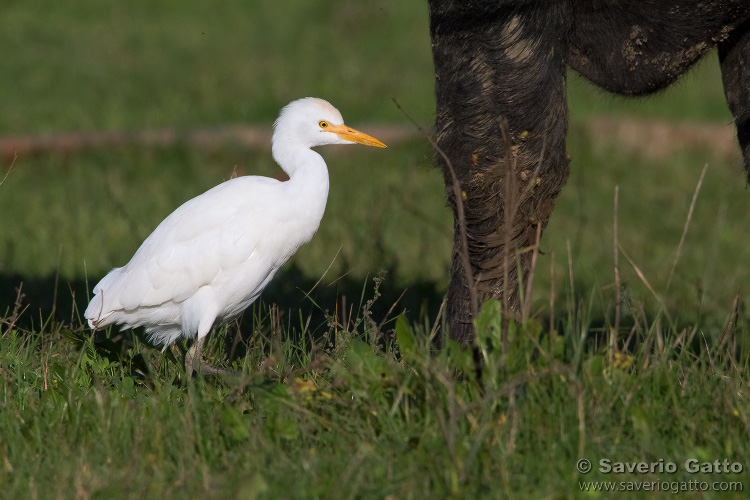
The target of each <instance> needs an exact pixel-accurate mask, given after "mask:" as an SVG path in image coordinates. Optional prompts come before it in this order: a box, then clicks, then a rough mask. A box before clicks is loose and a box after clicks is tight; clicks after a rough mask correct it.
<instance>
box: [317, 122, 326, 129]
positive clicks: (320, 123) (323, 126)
mask: <svg viewBox="0 0 750 500" xmlns="http://www.w3.org/2000/svg"><path fill="white" fill-rule="evenodd" d="M318 125H319V126H320V128H327V127H328V122H327V121H325V120H321V121H319V122H318Z"/></svg>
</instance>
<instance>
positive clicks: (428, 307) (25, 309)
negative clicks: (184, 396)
mask: <svg viewBox="0 0 750 500" xmlns="http://www.w3.org/2000/svg"><path fill="white" fill-rule="evenodd" d="M99 279H101V277H96V278H92V279H90V280H89V282H88V284H87V283H86V281H85V280H83V279H75V280H63V279H59V280H58V279H56V277H55V276H46V277H42V278H37V277H28V276H23V275H20V274H0V318H4V320H5V322H6V323H7V322H8V321H9V319H10V320H13V318H14V316H16V317H15V319H14V320H13V323H14V326H15V327H18V328H20V329H22V330H26V331H37V330H39V329H40V328H41V327H42V326H43V325H44V324H46V323H48V322H49V321H50V320H52V321H53V322H54V323H63V324H66V325H68V326H69V327H70V328H72V329H77V328H78V327H80V326H81V325H82V324H83V311H84V310H85V308H86V306H87V305H88V297H89V294H90V293H91V290H92V289H93V287H94V284H96V283H97V282H98V281H99ZM376 279H377V277H376ZM317 281H318V280H317V279H313V278H310V277H308V276H306V275H304V274H303V273H302V271H301V270H300V269H299V268H298V267H297V266H287V267H285V268H283V269H281V270H280V271H279V272H278V273H277V275H276V277H275V278H274V280H273V281H272V282H271V284H270V285H269V286H268V287H267V288H266V290H265V291H264V292H263V295H262V296H261V299H260V300H261V301H262V303H263V304H265V305H267V306H269V305H275V306H276V308H277V309H278V310H279V311H280V314H281V319H280V321H281V323H282V325H286V324H287V322H291V324H292V325H293V326H294V325H296V324H299V317H300V316H301V317H302V318H303V319H304V321H305V322H307V321H308V318H309V326H310V329H311V330H312V331H313V332H317V331H319V330H326V326H325V325H326V324H327V322H328V320H329V317H330V316H332V315H336V317H337V318H338V321H340V322H342V323H345V322H346V321H347V318H349V315H350V314H351V315H355V317H356V315H358V314H360V313H361V311H362V308H363V306H364V305H365V303H366V302H367V301H372V300H373V299H374V297H373V295H374V293H375V291H374V286H375V282H374V279H373V277H372V276H370V277H368V278H367V279H364V278H362V277H354V278H352V277H349V276H344V277H343V278H340V279H337V280H335V281H333V282H331V280H330V279H329V278H327V277H326V278H324V279H322V280H321V282H320V283H318V284H317V286H316V283H317ZM310 290H312V292H311V293H309V295H308V292H310ZM19 291H20V295H19ZM378 293H379V297H378V298H377V300H374V301H373V303H372V306H371V307H370V308H369V310H370V311H371V314H372V319H373V320H374V321H375V322H376V323H378V324H380V323H381V322H383V321H388V320H393V319H395V317H396V316H398V315H399V314H400V313H402V312H404V311H405V312H406V314H407V315H408V316H409V317H410V318H411V319H412V321H416V320H417V319H421V318H425V317H427V318H429V320H430V322H431V323H432V322H434V321H435V319H436V317H437V315H438V313H439V310H440V304H441V303H442V300H443V291H442V290H441V289H440V287H439V286H438V284H436V283H434V282H418V283H415V284H413V285H412V286H410V287H408V288H406V289H404V288H403V287H397V286H395V285H393V284H392V282H391V281H390V280H389V279H388V273H385V274H384V277H383V279H382V280H381V281H380V285H379V287H378ZM252 309H253V306H250V308H249V309H248V311H246V313H245V314H244V315H243V320H242V322H241V326H240V329H241V331H242V332H243V336H245V335H250V334H251V333H252V324H251V322H252V319H253V318H252ZM290 315H291V317H290Z"/></svg>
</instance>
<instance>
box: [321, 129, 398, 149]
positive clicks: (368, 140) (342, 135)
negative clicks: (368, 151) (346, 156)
mask: <svg viewBox="0 0 750 500" xmlns="http://www.w3.org/2000/svg"><path fill="white" fill-rule="evenodd" d="M326 132H333V133H334V134H336V135H337V136H338V137H339V139H343V140H345V141H351V142H356V143H358V144H364V145H365V146H375V147H376V148H387V147H388V146H386V145H385V144H383V143H382V142H380V141H379V140H377V139H375V138H374V137H372V136H369V135H367V134H365V133H362V132H360V131H359V130H354V129H353V128H351V127H347V126H346V125H331V126H329V127H328V128H327V129H326Z"/></svg>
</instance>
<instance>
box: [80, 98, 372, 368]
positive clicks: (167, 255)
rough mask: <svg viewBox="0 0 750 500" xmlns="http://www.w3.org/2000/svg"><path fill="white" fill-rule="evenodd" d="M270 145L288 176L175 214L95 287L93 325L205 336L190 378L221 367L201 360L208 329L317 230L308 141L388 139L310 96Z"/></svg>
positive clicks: (316, 179)
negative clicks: (346, 121) (358, 126)
mask: <svg viewBox="0 0 750 500" xmlns="http://www.w3.org/2000/svg"><path fill="white" fill-rule="evenodd" d="M271 143H272V153H273V158H274V159H275V160H276V162H277V163H278V164H279V166H280V167H281V168H282V169H283V170H284V171H285V172H286V173H287V174H288V175H289V180H288V181H285V182H282V181H278V180H276V179H271V178H268V177H259V176H246V177H238V178H235V179H231V180H229V181H226V182H224V183H222V184H219V185H218V186H216V187H214V188H213V189H210V190H209V191H206V192H205V193H203V194H202V195H200V196H198V197H196V198H193V199H192V200H189V201H188V202H186V203H185V204H183V205H182V206H181V207H179V208H178V209H177V210H175V211H174V212H172V213H171V214H170V215H169V216H168V217H167V218H166V219H164V220H163V221H162V223H161V224H159V226H158V227H157V228H156V229H155V230H154V232H153V233H151V235H150V236H149V237H148V238H146V240H145V241H144V242H143V244H142V245H141V247H140V248H139V249H138V250H137V251H136V252H135V255H133V258H132V259H130V262H128V263H127V264H126V265H125V266H124V267H120V268H115V269H112V270H111V271H110V272H109V274H107V275H106V276H105V277H104V278H103V279H102V280H101V281H100V282H99V283H98V284H97V285H96V286H95V287H94V297H93V298H92V299H91V302H90V303H89V306H88V308H86V312H85V313H84V316H85V317H86V319H87V320H88V323H89V326H91V328H93V329H99V328H103V327H105V326H108V325H119V326H121V328H122V329H129V328H137V327H143V328H144V329H145V331H146V333H147V334H148V335H149V337H150V338H151V341H152V342H154V343H155V344H157V345H160V346H163V347H164V349H166V348H167V346H168V345H169V344H171V343H172V342H174V341H175V340H177V339H178V338H179V337H185V338H193V337H197V340H196V342H194V344H193V346H192V347H191V348H190V350H189V351H188V353H187V355H186V356H185V369H186V374H187V376H188V378H190V377H191V375H192V372H193V369H194V368H195V369H196V370H197V371H202V372H204V373H218V372H219V370H217V369H215V368H213V367H211V366H210V365H208V364H207V363H205V362H203V361H202V357H201V351H202V348H203V342H204V341H205V338H206V335H208V333H209V332H210V331H211V329H212V327H213V326H214V324H217V325H218V324H221V323H226V322H227V321H231V320H232V319H233V318H236V317H237V316H239V315H240V314H241V313H242V311H244V310H245V309H246V308H247V307H248V306H249V305H250V304H252V302H253V301H254V300H255V299H257V298H258V296H259V295H260V293H261V292H262V291H263V289H264V288H265V287H266V285H268V283H269V282H270V281H271V280H272V279H273V276H274V274H275V273H276V271H277V270H278V269H279V267H281V265H283V264H284V263H285V262H286V261H287V260H288V259H289V257H291V256H292V255H293V254H294V253H295V252H296V251H297V249H298V248H299V247H300V246H301V245H303V244H304V243H307V242H308V241H310V239H311V238H312V237H313V235H314V234H315V232H316V231H317V230H318V226H319V225H320V220H321V218H322V217H323V212H324V210H325V206H326V200H327V199H328V169H327V167H326V164H325V161H323V158H322V157H321V156H320V155H319V154H318V153H316V152H315V151H312V150H311V149H310V148H312V147H315V146H322V145H324V144H354V143H359V144H364V145H367V146H375V147H379V148H385V147H386V145H385V144H383V143H382V142H380V141H379V140H377V139H375V138H374V137H370V136H369V135H367V134H363V133H362V132H359V131H357V130H354V129H352V128H349V127H348V126H346V125H344V120H343V118H342V117H341V113H339V111H338V110H337V109H336V108H334V107H333V106H331V104H329V103H328V102H326V101H324V100H322V99H315V98H310V97H308V98H305V99H299V100H297V101H294V102H292V103H290V104H289V105H287V106H286V107H285V108H284V109H282V110H281V114H280V115H279V118H278V119H277V120H276V123H274V132H273V137H272V139H271Z"/></svg>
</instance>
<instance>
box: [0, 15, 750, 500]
mask: <svg viewBox="0 0 750 500" xmlns="http://www.w3.org/2000/svg"><path fill="white" fill-rule="evenodd" d="M280 5H281V4H279V2H270V1H264V0H261V1H257V2H252V4H251V3H248V2H240V1H238V0H234V1H227V2H222V3H220V4H215V3H214V4H210V6H209V4H203V3H200V2H196V1H193V0H189V1H183V2H180V3H179V4H177V3H175V2H156V1H143V2H135V3H133V2H129V3H122V2H120V3H117V2H113V1H109V2H107V1H105V2H94V1H84V2H78V3H77V4H76V5H67V4H65V3H52V4H49V3H45V2H39V1H29V2H20V1H12V2H8V3H7V5H3V7H2V15H1V16H0V50H2V53H3V54H4V56H3V57H2V58H0V74H3V75H10V76H9V77H7V78H4V79H0V95H2V96H3V97H2V104H1V106H2V112H0V136H10V135H24V134H55V133H62V132H69V131H77V132H83V133H87V132H100V131H111V132H120V131H139V130H147V129H161V128H168V129H177V130H191V129H196V128H211V127H223V126H226V125H234V124H253V125H259V126H266V127H269V128H270V126H271V123H272V122H273V120H274V119H275V117H276V115H277V113H278V110H279V109H280V108H281V107H282V106H283V105H284V104H286V103H287V102H289V101H290V100H293V99H296V98H299V97H302V96H306V95H314V96H318V97H323V98H326V99H328V100H330V101H331V102H332V103H333V104H334V105H336V106H337V107H338V108H339V109H340V110H341V111H342V114H343V115H344V117H345V118H346V119H347V122H348V123H349V124H351V125H353V126H355V127H357V128H360V129H362V130H364V131H368V127H371V126H374V125H376V124H377V125H383V124H384V125H393V126H404V125H407V124H408V120H407V119H406V118H405V117H404V116H403V114H402V113H401V112H399V110H398V109H397V108H396V106H395V105H394V104H393V102H392V98H395V99H396V100H398V102H399V103H400V104H401V105H402V106H403V107H404V109H406V110H407V111H408V112H409V113H410V114H411V115H413V116H414V117H415V118H416V119H417V120H418V121H419V122H421V123H422V124H424V125H426V126H429V124H430V123H431V121H432V117H433V113H434V103H433V94H432V85H433V69H432V63H431V60H430V45H429V37H428V30H427V13H426V6H425V5H424V4H423V3H422V2H385V1H368V2H337V3H335V2H334V3H331V2H322V1H309V0H308V1H303V0H294V1H290V2H285V3H284V4H283V7H281V6H280ZM569 87H570V88H569V95H570V108H571V111H570V113H571V127H570V133H569V138H568V149H569V152H570V153H571V155H572V157H573V162H572V165H571V176H570V180H569V183H568V186H567V188H566V189H565V190H564V192H563V194H562V195H561V196H560V198H559V199H558V202H557V208H556V211H555V213H554V215H553V217H552V219H551V221H550V224H549V227H548V229H547V230H546V231H545V234H544V237H543V239H542V243H541V249H542V251H543V252H544V255H541V256H540V258H539V265H538V267H537V269H536V273H535V286H534V289H533V293H532V296H531V298H530V300H531V308H530V310H531V311H532V314H531V317H530V318H529V319H528V320H526V321H524V322H522V323H520V324H514V325H513V329H512V331H511V333H512V335H513V338H514V339H515V342H514V346H515V348H514V349H513V350H512V351H511V353H510V354H509V355H508V357H507V358H506V359H504V360H500V359H499V357H498V354H497V342H498V338H497V336H498V329H499V325H500V324H501V322H500V318H499V315H498V313H497V311H495V309H494V305H493V304H489V305H488V306H487V307H486V312H485V313H484V315H483V316H482V318H480V320H479V331H480V333H481V339H480V340H481V342H480V345H481V346H483V347H484V349H480V351H481V356H482V357H483V359H484V373H483V374H482V377H481V378H477V375H476V373H475V372H474V370H473V369H472V367H473V363H472V361H471V355H470V354H469V353H466V352H463V351H461V350H460V349H459V348H458V347H456V346H453V345H449V347H448V348H447V349H446V350H444V351H442V352H440V353H438V352H434V351H433V350H432V349H431V348H430V347H429V341H428V338H429V337H430V335H431V334H436V335H442V329H441V326H442V318H441V316H440V304H441V301H442V293H443V291H444V289H445V286H446V283H447V281H446V276H447V270H448V265H449V257H450V249H451V242H452V234H451V231H452V220H451V216H450V213H449V212H448V210H447V209H446V208H445V202H444V188H443V186H442V176H441V174H440V173H439V172H438V171H436V170H434V169H433V168H432V156H433V153H432V151H431V150H430V148H429V146H428V145H427V144H426V141H424V140H423V139H421V138H420V137H419V136H418V134H415V137H413V138H411V139H406V140H403V141H400V142H397V143H394V144H392V147H391V148H389V149H388V150H386V151H374V150H371V149H369V148H337V147H335V146H334V147H328V148H322V149H321V153H322V154H323V155H324V157H325V158H326V161H327V163H328V165H329V170H330V174H331V194H330V197H329V203H328V207H327V210H326V215H325V217H324V219H323V222H322V224H321V228H320V231H319V232H318V234H317V235H316V237H315V238H314V239H313V241H312V242H311V243H310V244H308V245H306V246H304V247H303V248H301V249H300V251H299V252H298V254H297V255H296V256H295V257H294V258H293V259H292V261H291V262H290V263H289V264H288V265H287V266H286V267H285V268H284V269H282V271H281V272H280V273H279V274H278V275H277V278H276V280H275V281H274V283H273V284H272V285H271V286H270V287H269V289H268V291H267V293H266V294H264V297H263V300H262V302H260V303H258V304H256V305H255V306H254V307H253V308H252V310H250V311H248V312H247V313H246V314H245V317H244V318H243V321H242V322H241V325H240V327H239V330H238V329H237V328H235V326H234V325H230V327H228V328H226V329H222V330H221V331H220V332H217V334H216V335H215V336H214V337H213V341H212V344H211V346H210V349H209V351H210V355H211V356H212V358H213V359H214V361H215V362H217V363H229V364H231V365H232V366H233V367H234V368H236V369H239V370H242V371H243V373H244V377H242V378H238V379H236V380H226V381H221V380H213V379H199V380H197V381H196V382H195V383H193V384H190V385H185V384H184V383H183V375H182V373H181V368H180V366H179V362H178V360H179V357H180V355H181V353H180V348H179V347H175V348H173V349H171V350H170V351H168V352H167V353H166V354H165V355H162V354H161V353H160V352H159V351H156V350H154V349H152V348H150V347H149V346H148V345H147V344H146V343H145V342H144V339H142V338H141V337H140V336H137V335H136V336H133V335H130V334H128V335H124V336H119V335H118V333H117V332H115V331H112V332H99V333H97V335H96V336H95V337H91V335H90V331H89V330H88V329H86V328H84V327H83V326H82V325H81V321H80V309H79V308H81V307H85V304H86V296H87V293H88V290H89V289H90V288H91V287H92V286H93V284H95V283H96V281H98V279H99V278H100V277H101V276H103V275H104V273H106V272H107V271H108V270H109V269H110V268H112V267H114V266H120V265H122V264H124V263H125V262H127V260H128V259H129V258H130V256H131V255H132V254H133V252H134V251H135V250H136V248H137V247H138V246H139V245H140V243H141V242H142V240H143V238H145V237H146V236H147V235H148V234H149V233H150V231H152V230H153V228H154V227H155V226H156V225H157V224H158V222H159V221H160V220H162V219H163V218H164V217H165V216H166V215H167V214H168V213H170V212H171V211H172V210H174V208H176V207H177V206H178V205H179V204H181V203H182V202H184V201H185V200H187V199H189V198H191V197H193V196H196V195H197V194H199V193H201V192H203V191H204V190H206V189H208V188H209V187H211V186H213V185H215V184H218V183H219V182H221V181H223V180H226V179H228V178H229V177H230V176H231V175H233V172H237V173H240V174H250V173H252V174H259V175H268V176H275V175H278V174H279V169H278V167H276V165H275V164H274V163H273V161H272V159H271V158H270V150H268V149H261V150H248V149H246V148H242V147H239V146H238V145H237V144H233V143H227V144H226V145H222V146H221V147H219V148H211V149H202V148H196V147H192V146H191V145H190V144H181V145H175V146H169V147H144V146H143V145H140V144H137V143H136V144H130V145H122V146H116V147H103V148H93V149H86V150H80V151H72V152H70V151H69V152H62V151H61V152H44V153H38V154H27V155H21V156H19V157H17V158H15V159H14V157H13V155H12V154H9V155H6V156H5V157H3V158H2V159H0V160H1V161H2V163H1V165H2V169H0V181H1V182H2V183H1V184H0V332H1V335H0V383H1V389H2V392H0V498H9V499H10V498H35V499H36V498H39V499H46V498H81V499H87V498H154V497H161V498H227V499H228V498H247V499H253V498H394V499H395V498H448V497H452V498H578V497H593V498H626V496H625V495H628V496H627V498H631V497H634V498H667V497H673V496H674V493H673V492H672V491H669V490H670V488H674V487H675V486H674V484H677V486H676V487H678V488H679V487H680V485H684V484H687V481H691V480H697V481H705V482H706V484H708V485H712V484H713V482H714V481H718V482H719V483H717V486H716V487H717V488H719V487H726V488H732V489H733V490H734V491H723V492H700V493H698V492H695V491H692V492H690V491H688V492H684V493H682V495H684V496H686V497H688V498H744V497H745V496H746V493H745V492H743V491H741V490H740V491H737V490H738V488H739V487H740V486H741V487H742V488H745V487H748V486H750V482H748V473H747V469H748V467H750V447H748V444H747V443H748V442H750V440H749V439H748V438H749V437H750V420H749V417H748V415H749V413H750V411H749V410H750V403H749V402H748V393H749V390H750V388H749V387H748V382H747V381H748V378H749V376H750V368H749V366H748V354H749V353H750V345H749V344H748V340H749V338H748V335H749V333H750V331H749V330H748V319H749V318H748V311H747V309H746V304H747V301H748V298H750V297H749V296H748V291H747V286H746V285H745V284H746V283H747V282H748V281H749V280H750V264H748V262H750V245H748V243H747V239H746V238H745V237H744V235H745V231H746V225H747V221H748V220H750V194H749V193H748V191H747V189H746V187H745V183H744V173H743V172H742V166H741V160H740V157H739V149H738V148H736V147H735V148H731V147H730V148H726V147H724V146H725V144H715V145H714V144H711V143H710V141H708V144H707V143H705V142H703V143H701V144H702V145H701V146H698V147H696V146H695V145H693V144H691V143H690V142H689V141H687V142H685V143H679V144H677V145H676V146H675V144H672V143H669V144H667V143H665V144H663V151H662V150H660V149H659V148H656V150H654V149H653V148H650V149H648V150H647V149H646V148H639V147H638V145H637V144H636V146H635V147H633V145H632V144H626V143H625V141H624V138H623V137H618V136H611V135H607V134H606V133H605V132H604V131H603V130H599V129H598V128H597V127H596V126H592V123H598V122H595V120H597V119H599V118H602V117H605V118H607V119H610V120H615V121H625V120H631V121H634V123H635V124H636V126H638V127H640V128H643V129H646V130H651V129H649V128H648V127H649V126H651V125H653V124H654V123H658V124H660V125H661V126H664V127H667V128H668V127H670V126H672V124H675V123H679V124H681V126H686V127H690V126H694V127H706V126H708V127H709V128H710V129H716V130H721V129H722V127H725V126H728V125H729V124H730V121H731V116H730V115H729V113H728V111H727V109H726V104H725V103H724V98H723V93H722V89H721V80H720V74H719V70H718V64H717V61H716V54H715V53H712V54H711V55H710V57H708V58H707V59H706V60H705V61H703V62H702V63H701V64H700V65H699V66H698V67H697V68H696V69H695V70H694V71H693V72H691V73H690V74H689V75H687V77H686V78H684V79H683V80H682V81H681V82H679V83H678V84H677V85H676V86H675V87H674V88H672V89H670V90H669V91H667V92H665V93H663V94H660V95H658V96H655V97H650V98H647V99H639V100H636V101H632V100H624V99H618V98H612V97H609V96H606V95H605V94H602V93H600V92H599V91H597V90H596V89H594V88H593V87H592V86H590V85H589V84H587V83H586V82H584V81H582V80H581V79H580V78H578V77H576V76H575V75H573V74H571V76H570V80H569ZM712 127H713V128H712ZM700 130H703V129H700ZM716 137H721V138H723V137H726V135H721V134H718V135H717V136H716ZM723 140H724V139H717V141H723ZM657 146H658V143H657ZM714 146H715V147H714ZM719 146H722V147H719ZM727 151H729V152H727ZM706 164H707V165H708V168H707V170H706V174H705V178H704V180H703V182H702V185H701V187H700V191H699V193H698V195H697V197H696V200H695V203H694V205H693V210H692V213H691V215H690V219H689V227H688V228H687V229H688V230H687V233H686V236H685V240H684V243H683V245H682V246H681V247H680V254H679V258H676V254H677V249H678V246H679V243H680V240H681V237H682V235H683V231H684V228H685V226H686V221H688V213H689V212H690V208H691V202H692V199H693V195H694V193H695V191H696V186H697V185H698V180H699V178H700V176H701V172H702V170H703V168H704V165H706ZM11 165H12V169H11ZM6 173H7V176H6ZM615 186H618V187H619V197H618V201H619V209H618V240H619V244H620V246H621V248H622V249H623V252H621V253H620V254H619V268H620V272H621V275H622V285H623V286H622V289H621V290H622V292H623V297H624V303H623V309H622V320H621V322H620V340H619V346H620V348H621V349H622V351H623V353H622V355H618V357H617V358H616V359H614V360H613V359H611V358H610V356H611V355H612V354H613V353H612V352H611V351H608V350H607V349H606V345H607V342H608V338H607V335H608V332H609V328H610V327H611V326H612V325H613V323H614V316H615V287H614V262H613V257H614V248H613V245H614V243H613V235H614V233H613V207H614V192H615ZM629 259H630V260H629ZM631 261H632V263H631ZM329 266H330V269H329ZM636 268H637V270H636ZM673 268H674V271H673ZM327 269H328V271H327V272H326V270H327ZM382 271H384V272H382ZM639 273H640V274H639ZM672 273H673V277H672V278H671V281H670V275H672ZM321 277H322V279H321ZM318 280H320V284H319V285H318V286H317V287H315V289H314V291H313V292H312V293H310V294H309V295H306V293H307V292H308V291H309V290H311V289H313V287H314V285H315V284H316V282H318ZM20 283H23V287H22V288H21V293H23V294H24V296H23V297H22V298H21V299H20V300H19V301H18V305H16V302H17V300H16V299H17V296H18V292H17V287H18V286H19V284H20ZM649 288H651V290H650V289H649ZM402 293H403V298H401V299H400V301H399V300H398V299H399V297H400V296H401V295H402ZM397 318H398V319H397ZM550 325H551V326H550ZM227 360H229V361H227ZM581 458H586V459H588V460H590V461H591V462H592V463H593V464H594V471H592V472H591V473H590V474H581V473H579V472H577V471H576V463H577V461H578V460H579V459H581ZM602 459H609V460H611V461H612V462H628V463H633V462H646V463H652V462H656V463H657V464H658V463H659V461H660V460H661V461H662V463H665V462H674V463H675V464H677V467H678V471H677V472H676V473H674V474H669V473H666V472H658V471H656V472H649V473H647V474H633V473H625V474H604V473H602V472H600V470H599V461H600V460H602ZM688 459H697V460H698V461H699V462H700V463H704V462H713V461H714V460H719V461H722V460H724V459H726V460H727V461H728V462H729V463H737V464H742V466H743V472H742V473H739V474H735V473H721V474H718V473H713V474H691V473H689V472H688V471H686V470H685V461H686V460H688ZM596 480H610V481H615V482H619V481H640V483H638V484H641V485H642V484H643V482H654V481H655V482H659V484H660V486H659V487H661V488H664V489H666V490H668V491H662V492H643V491H641V492H638V493H635V494H632V495H631V494H627V493H616V494H615V493H611V492H610V493H607V492H594V491H588V492H585V493H584V492H582V491H581V490H582V488H583V486H582V483H583V482H584V481H596ZM664 483H666V486H663V484H664ZM628 484H631V485H633V484H635V483H628ZM722 485H724V486H722ZM623 487H625V486H623ZM584 489H585V488H584Z"/></svg>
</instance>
